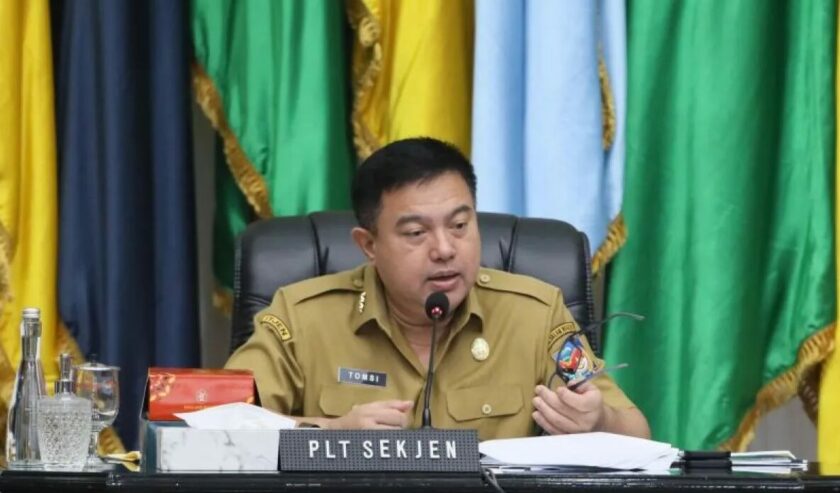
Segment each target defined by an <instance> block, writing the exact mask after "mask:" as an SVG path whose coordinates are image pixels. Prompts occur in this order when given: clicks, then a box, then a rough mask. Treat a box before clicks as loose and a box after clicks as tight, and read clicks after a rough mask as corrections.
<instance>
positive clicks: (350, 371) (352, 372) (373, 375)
mask: <svg viewBox="0 0 840 493" xmlns="http://www.w3.org/2000/svg"><path fill="white" fill-rule="evenodd" d="M387 380H388V374H387V373H381V372H377V371H370V370H358V369H356V368H339V369H338V383H352V384H356V385H372V386H374V387H384V386H385V384H386V383H387Z"/></svg>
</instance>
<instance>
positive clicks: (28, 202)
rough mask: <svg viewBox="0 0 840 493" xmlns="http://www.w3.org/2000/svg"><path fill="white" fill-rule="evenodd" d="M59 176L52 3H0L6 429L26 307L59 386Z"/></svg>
mask: <svg viewBox="0 0 840 493" xmlns="http://www.w3.org/2000/svg"><path fill="white" fill-rule="evenodd" d="M56 175H57V167H56V153H55V117H54V103H53V69H52V47H51V44H50V17H49V2H48V1H47V0H5V1H0V423H3V424H4V423H5V420H6V406H7V404H8V399H9V396H10V394H11V387H12V384H13V381H14V373H15V369H16V367H17V364H18V361H19V360H20V331H19V328H18V326H19V323H20V317H21V310H22V309H23V308H24V307H27V306H32V307H38V308H40V309H41V319H42V322H43V332H42V335H41V359H42V361H43V365H44V371H45V373H46V377H47V379H48V381H52V380H54V379H55V376H56V372H57V364H56V358H57V354H56V351H55V348H56V332H57V331H56V327H57V304H56V262H57V257H56V256H57V228H58V223H57V204H56V203H57V199H58V194H57V191H56V186H57V184H56V180H57V176H56ZM3 427H4V428H5V426H3ZM3 436H4V437H5V434H3Z"/></svg>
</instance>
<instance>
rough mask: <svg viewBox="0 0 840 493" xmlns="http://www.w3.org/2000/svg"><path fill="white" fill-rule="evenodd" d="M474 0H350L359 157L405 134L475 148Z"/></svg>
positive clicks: (462, 147) (403, 136)
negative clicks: (472, 136) (472, 144)
mask: <svg viewBox="0 0 840 493" xmlns="http://www.w3.org/2000/svg"><path fill="white" fill-rule="evenodd" d="M473 9H474V5H473V1H472V0H351V2H349V3H348V13H349V16H350V21H351V24H352V25H353V28H354V31H355V33H356V40H355V43H354V46H353V83H354V89H355V95H354V97H355V99H354V104H353V132H354V134H355V135H354V142H355V144H356V149H357V150H358V153H359V156H360V157H362V158H365V157H367V156H368V155H370V153H371V152H373V151H374V150H376V149H377V148H379V147H381V146H383V145H385V144H387V143H389V142H392V141H394V140H399V139H402V138H406V137H417V136H428V137H436V138H439V139H441V140H445V141H447V142H451V143H453V144H455V145H456V146H457V147H458V148H459V149H460V150H461V151H462V152H464V153H465V154H467V155H469V151H470V112H471V103H472V64H473V30H474V27H473V26H474V15H473Z"/></svg>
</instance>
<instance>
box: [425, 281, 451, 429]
mask: <svg viewBox="0 0 840 493" xmlns="http://www.w3.org/2000/svg"><path fill="white" fill-rule="evenodd" d="M448 313H449V298H447V297H446V295H445V294H444V293H442V292H440V291H438V292H435V293H432V294H430V295H429V297H428V298H426V316H427V317H429V318H430V319H431V320H432V346H431V347H430V348H429V369H428V373H426V390H425V395H424V396H423V428H431V427H432V411H431V409H430V408H429V402H430V401H431V400H432V383H433V381H434V378H435V343H436V342H437V341H436V340H435V339H436V337H435V336H436V334H437V325H438V322H439V321H440V320H441V319H443V318H446V315H447V314H448Z"/></svg>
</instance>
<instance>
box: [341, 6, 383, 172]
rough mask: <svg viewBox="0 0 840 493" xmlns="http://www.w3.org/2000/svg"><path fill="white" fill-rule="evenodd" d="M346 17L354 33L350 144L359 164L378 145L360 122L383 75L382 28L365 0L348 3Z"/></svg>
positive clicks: (373, 136)
mask: <svg viewBox="0 0 840 493" xmlns="http://www.w3.org/2000/svg"><path fill="white" fill-rule="evenodd" d="M346 5H347V17H348V19H349V21H350V26H351V27H352V28H353V31H354V32H355V33H356V43H354V47H353V116H352V124H353V144H354V145H355V146H356V154H357V155H358V157H359V160H363V159H365V158H367V157H368V156H370V155H371V154H372V153H373V151H375V150H377V149H379V147H380V145H381V144H380V143H379V140H378V139H377V138H376V136H375V135H374V134H373V132H371V131H370V129H369V128H367V126H366V125H365V124H364V122H363V114H364V111H365V109H366V108H367V107H368V106H369V105H370V101H371V97H372V90H373V86H374V83H375V82H376V79H377V77H378V76H379V73H380V72H381V71H382V45H381V43H380V42H379V39H380V36H381V34H382V27H381V25H380V23H379V19H377V18H376V15H374V13H373V12H372V11H371V10H370V8H368V6H367V5H366V4H365V2H364V0H351V1H349V2H347V4H346Z"/></svg>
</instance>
